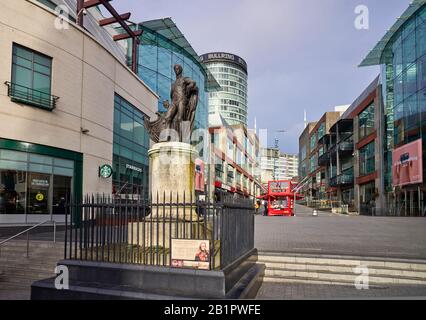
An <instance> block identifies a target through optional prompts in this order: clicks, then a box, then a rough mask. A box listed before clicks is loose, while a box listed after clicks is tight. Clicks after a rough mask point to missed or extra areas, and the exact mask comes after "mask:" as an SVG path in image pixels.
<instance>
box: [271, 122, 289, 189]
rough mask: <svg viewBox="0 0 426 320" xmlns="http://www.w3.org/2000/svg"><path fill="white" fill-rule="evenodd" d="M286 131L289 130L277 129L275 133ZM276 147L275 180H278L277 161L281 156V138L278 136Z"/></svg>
mask: <svg viewBox="0 0 426 320" xmlns="http://www.w3.org/2000/svg"><path fill="white" fill-rule="evenodd" d="M285 132H287V131H286V130H283V129H281V130H276V131H275V133H285ZM274 148H275V156H274V169H273V180H274V181H276V180H277V170H278V167H277V166H278V164H277V161H278V159H279V158H280V140H279V138H278V137H277V136H275V144H274Z"/></svg>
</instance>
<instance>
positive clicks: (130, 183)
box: [113, 94, 149, 199]
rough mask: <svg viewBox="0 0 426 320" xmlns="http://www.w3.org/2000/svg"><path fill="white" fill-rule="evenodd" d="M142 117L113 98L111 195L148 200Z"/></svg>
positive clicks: (146, 151) (132, 108)
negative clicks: (134, 196) (131, 195)
mask: <svg viewBox="0 0 426 320" xmlns="http://www.w3.org/2000/svg"><path fill="white" fill-rule="evenodd" d="M144 117H145V115H144V114H143V113H142V112H141V111H140V110H138V109H137V108H136V107H134V106H133V105H131V104H130V103H129V102H128V101H126V100H125V99H123V98H122V97H120V96H119V95H118V94H116V95H115V98H114V138H113V141H114V147H113V169H114V170H113V193H114V194H116V195H121V194H142V192H143V194H144V196H145V197H146V199H147V197H148V194H149V189H148V176H149V167H148V166H149V160H148V149H149V133H148V131H147V130H146V129H145V126H144Z"/></svg>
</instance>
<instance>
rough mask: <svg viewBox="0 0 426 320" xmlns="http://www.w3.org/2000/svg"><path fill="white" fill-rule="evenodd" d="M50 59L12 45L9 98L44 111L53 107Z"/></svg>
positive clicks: (54, 101)
mask: <svg viewBox="0 0 426 320" xmlns="http://www.w3.org/2000/svg"><path fill="white" fill-rule="evenodd" d="M51 75H52V58H49V57H47V56H45V55H43V54H41V53H37V52H35V51H32V50H30V49H27V48H24V47H22V46H20V45H18V44H13V58H12V83H11V84H10V87H9V96H10V97H12V99H15V100H18V101H19V102H22V103H27V104H31V105H34V106H37V107H41V108H45V109H49V110H51V109H53V108H54V107H55V103H56V100H57V99H58V98H57V97H54V96H52V95H51Z"/></svg>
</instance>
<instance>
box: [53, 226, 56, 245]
mask: <svg viewBox="0 0 426 320" xmlns="http://www.w3.org/2000/svg"><path fill="white" fill-rule="evenodd" d="M53 243H56V221H53Z"/></svg>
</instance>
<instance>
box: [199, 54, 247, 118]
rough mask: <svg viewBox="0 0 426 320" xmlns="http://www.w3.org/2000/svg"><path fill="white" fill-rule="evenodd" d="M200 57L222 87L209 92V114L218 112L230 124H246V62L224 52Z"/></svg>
mask: <svg viewBox="0 0 426 320" xmlns="http://www.w3.org/2000/svg"><path fill="white" fill-rule="evenodd" d="M200 58H201V60H202V61H203V62H204V63H205V64H206V65H207V68H208V69H209V70H210V72H211V73H212V74H213V76H214V78H215V79H216V80H217V81H218V82H219V84H220V86H221V88H222V90H221V91H220V92H212V93H210V96H209V114H210V115H213V114H220V115H221V116H222V117H223V118H224V119H225V120H226V121H227V122H228V123H229V124H230V125H238V124H243V125H246V126H247V119H248V117H247V112H248V106H247V94H248V85H247V79H248V73H247V63H246V62H245V61H244V59H242V58H240V57H238V56H237V55H235V54H231V53H225V52H213V53H207V54H204V55H202V56H201V57H200Z"/></svg>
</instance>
